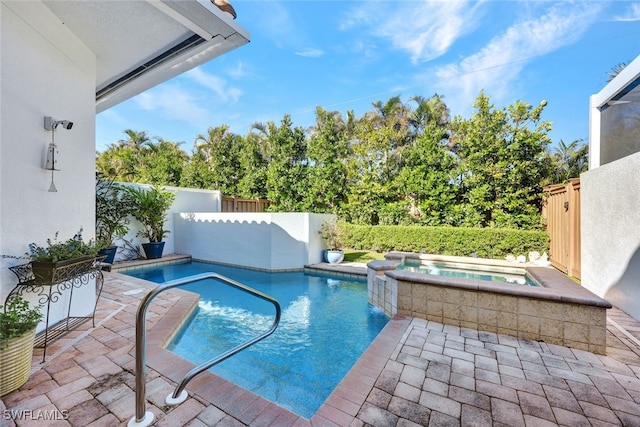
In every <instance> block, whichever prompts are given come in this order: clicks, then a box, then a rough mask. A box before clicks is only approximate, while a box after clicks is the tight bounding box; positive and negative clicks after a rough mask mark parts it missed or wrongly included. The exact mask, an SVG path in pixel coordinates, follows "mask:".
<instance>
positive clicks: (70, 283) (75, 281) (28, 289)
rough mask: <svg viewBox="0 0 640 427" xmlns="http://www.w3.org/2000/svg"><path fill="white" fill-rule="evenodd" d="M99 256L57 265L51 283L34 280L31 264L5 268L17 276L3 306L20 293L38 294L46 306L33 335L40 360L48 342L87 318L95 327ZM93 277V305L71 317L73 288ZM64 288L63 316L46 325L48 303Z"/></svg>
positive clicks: (100, 276)
mask: <svg viewBox="0 0 640 427" xmlns="http://www.w3.org/2000/svg"><path fill="white" fill-rule="evenodd" d="M103 259H104V256H100V257H98V258H91V259H88V260H84V261H81V262H78V263H73V264H69V265H65V266H63V267H58V268H56V271H55V273H54V280H53V281H52V283H41V282H38V280H36V278H35V276H34V275H33V271H32V270H31V263H29V264H22V265H16V266H13V267H9V270H11V271H12V272H13V273H14V274H15V275H16V276H18V283H17V284H16V286H15V287H14V288H13V289H12V290H11V292H9V295H8V296H7V298H6V299H5V307H6V306H7V303H8V302H9V301H10V300H11V299H12V298H15V297H17V296H22V295H23V294H36V295H37V296H38V304H40V305H42V306H46V309H47V310H46V314H45V328H44V330H43V331H41V332H39V333H38V334H37V335H36V338H35V342H34V347H35V348H43V349H44V353H43V355H42V362H43V363H44V361H45V358H46V357H47V345H48V344H49V343H50V342H52V341H54V340H56V339H58V338H60V337H62V336H63V335H65V334H66V333H68V332H70V331H71V330H73V329H74V328H76V327H78V326H80V325H81V324H83V323H84V322H86V321H87V320H91V321H92V322H93V326H94V327H95V314H96V308H97V306H98V300H99V299H100V294H101V293H102V286H103V285H104V276H103V274H102V271H101V270H102V260H103ZM94 279H95V286H96V300H95V303H94V305H93V311H92V313H91V315H87V316H71V305H72V302H73V290H74V289H76V288H81V287H83V286H87V285H88V284H89V283H91V281H92V280H94ZM66 291H69V306H68V307H67V316H66V317H65V318H64V319H62V320H60V321H58V322H56V323H55V324H53V325H50V324H49V321H50V319H49V313H50V311H51V306H52V305H53V304H56V303H57V302H58V300H59V299H60V298H61V297H62V296H63V294H64V293H65V292H66Z"/></svg>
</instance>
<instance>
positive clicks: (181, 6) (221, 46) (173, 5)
mask: <svg viewBox="0 0 640 427" xmlns="http://www.w3.org/2000/svg"><path fill="white" fill-rule="evenodd" d="M44 4H45V5H46V6H47V7H48V8H49V9H50V10H51V11H52V12H53V13H54V14H55V15H56V16H57V17H58V18H59V19H60V21H61V22H62V23H64V25H65V26H66V27H67V28H69V30H70V31H71V32H73V33H74V34H75V35H76V37H78V39H79V40H80V41H81V42H82V43H84V44H85V45H86V46H87V47H88V48H89V49H90V50H91V51H93V52H94V53H95V56H96V112H101V111H104V110H106V109H107V108H110V107H112V106H114V105H116V104H118V103H120V102H122V101H125V100H127V99H129V98H131V97H133V96H135V95H137V94H139V93H141V92H143V91H145V90H147V89H149V88H151V87H153V86H155V85H157V84H159V83H162V82H164V81H166V80H169V79H171V78H172V77H175V76H177V75H179V74H181V73H183V72H185V71H187V70H190V69H192V68H194V67H196V66H198V65H201V64H203V63H205V62H208V61H210V60H211V59H213V58H215V57H217V56H220V55H222V54H224V53H226V52H229V51H230V50H232V49H235V48H236V47H238V46H241V45H243V44H246V43H248V42H249V33H248V32H247V31H246V30H245V29H244V28H242V27H241V26H239V25H238V24H236V22H235V21H234V20H233V17H232V16H231V14H230V13H227V12H223V11H222V10H220V9H219V8H218V7H217V6H215V5H214V4H212V3H211V1H210V0H137V1H130V0H125V1H122V0H119V1H118V0H112V1H95V0H62V1H60V0H45V1H44Z"/></svg>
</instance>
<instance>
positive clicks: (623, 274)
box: [580, 56, 640, 319]
mask: <svg viewBox="0 0 640 427" xmlns="http://www.w3.org/2000/svg"><path fill="white" fill-rule="evenodd" d="M639 79H640V56H639V57H637V58H636V59H634V60H633V61H632V62H630V63H629V64H628V65H627V66H626V67H625V68H624V69H623V70H622V71H621V72H620V73H619V74H618V75H617V76H616V77H615V78H614V79H613V80H611V81H610V82H609V83H608V84H607V85H606V86H605V87H604V88H602V90H601V91H600V92H598V93H596V94H594V95H592V96H591V98H590V114H589V120H590V123H589V171H587V172H585V173H583V174H582V175H581V176H580V185H581V190H580V193H581V203H580V210H581V230H580V235H581V240H582V241H581V255H582V260H581V264H582V265H581V273H582V275H581V279H582V285H583V286H584V287H586V288H587V289H589V290H590V291H592V292H593V293H595V294H597V295H598V296H600V297H603V298H605V299H607V300H609V301H610V302H611V303H612V304H614V305H615V306H617V307H619V308H621V309H622V310H624V311H625V312H627V313H628V314H630V315H631V316H633V317H634V318H636V319H640V226H639V225H638V224H640V209H639V207H640V192H639V191H638V189H640V153H638V152H635V153H634V151H637V141H629V140H628V138H629V136H631V135H634V134H635V133H637V127H638V126H639V124H638V123H640V121H639V119H640V116H639V114H640V113H639V111H640V109H639V108H638V103H639V102H640V101H639V97H638V92H637V90H634V87H636V86H634V85H636V84H637V83H638V82H639ZM620 106H624V110H623V111H620V110H618V112H624V114H625V116H626V117H625V121H624V125H625V127H626V129H625V131H624V132H621V133H619V134H616V136H615V137H617V138H622V140H615V141H612V136H611V135H605V138H603V130H604V132H606V131H607V129H609V131H610V129H611V128H612V126H613V127H615V126H620V123H622V122H620V121H619V120H618V121H614V122H612V123H611V122H607V123H605V122H606V121H611V118H612V117H611V115H610V114H603V111H606V110H607V109H610V108H612V109H616V108H618V107H620ZM616 123H617V124H616ZM632 123H635V124H632ZM625 138H626V139H627V141H626V142H625V141H624V139H625ZM632 139H633V137H632ZM612 142H613V155H612V154H611V153H609V154H607V155H604V154H603V153H605V151H606V150H607V148H606V147H602V146H601V145H602V144H607V143H609V144H611V143H612ZM625 144H626V145H625ZM629 153H632V154H629ZM603 157H604V158H603Z"/></svg>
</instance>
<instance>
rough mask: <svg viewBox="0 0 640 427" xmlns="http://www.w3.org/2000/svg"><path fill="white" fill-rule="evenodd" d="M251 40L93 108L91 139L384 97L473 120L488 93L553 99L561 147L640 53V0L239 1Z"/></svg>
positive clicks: (103, 141)
mask: <svg viewBox="0 0 640 427" xmlns="http://www.w3.org/2000/svg"><path fill="white" fill-rule="evenodd" d="M231 2H232V4H233V6H234V8H235V10H236V12H237V14H238V18H237V22H238V23H239V24H240V25H241V26H243V27H244V28H246V29H247V30H248V31H249V32H250V34H251V42H250V43H249V44H247V45H244V46H242V47H240V48H238V49H236V50H234V51H232V52H230V53H228V54H226V55H223V56H222V57H219V58H216V59H214V60H212V61H211V62H209V63H207V64H205V65H203V66H201V67H198V68H196V69H194V70H191V71H189V72H187V73H185V74H183V75H181V76H179V77H176V78H174V79H172V80H170V81H167V82H165V83H163V84H161V85H159V86H156V87H155V88H152V89H150V90H148V91H146V92H144V93H142V94H140V95H138V96H136V97H134V98H132V99H130V100H128V101H125V102H123V103H121V104H119V105H117V106H115V107H112V108H111V109H109V110H107V111H104V112H102V113H100V114H98V115H97V118H96V149H97V150H99V151H102V150H104V149H105V147H106V146H107V145H108V144H110V143H112V142H115V141H117V140H119V139H123V138H124V134H123V131H124V130H125V129H133V130H136V131H147V132H148V133H149V135H150V136H151V137H156V136H159V137H162V138H163V139H165V140H169V141H174V142H181V141H184V144H183V145H182V147H183V148H184V149H185V150H186V151H187V152H190V151H191V149H192V148H193V141H194V139H195V138H196V137H197V136H198V134H206V133H207V129H208V128H209V127H215V126H220V125H222V124H227V125H229V126H230V128H231V131H232V132H234V133H237V134H240V135H245V134H246V133H247V131H248V129H249V127H250V126H251V124H252V123H255V122H267V121H275V122H276V123H279V122H280V120H281V119H282V117H283V116H284V115H285V114H290V115H291V117H292V120H293V124H294V125H295V126H302V127H305V128H306V127H308V126H311V125H313V124H314V122H315V108H316V106H318V105H320V106H322V107H324V108H325V109H328V110H337V111H340V112H342V113H343V114H346V112H347V111H348V110H353V111H354V112H355V113H356V116H360V115H362V114H364V113H365V112H366V111H369V110H371V109H372V107H371V104H372V103H373V102H375V101H377V100H381V101H383V102H384V101H386V100H387V99H389V98H390V97H392V96H395V95H400V96H401V98H402V100H403V101H407V100H408V99H409V98H410V97H411V96H413V95H422V96H425V97H429V96H431V95H433V94H434V93H438V94H440V95H443V96H444V101H445V102H446V104H447V105H448V106H449V108H450V110H451V113H452V116H454V115H460V116H463V117H469V116H470V115H471V113H472V110H473V109H472V105H473V102H474V100H475V98H476V96H477V95H478V93H479V92H480V90H482V89H484V91H485V93H486V94H487V95H489V96H490V97H491V100H492V102H493V103H494V105H495V106H496V107H503V106H507V105H510V104H512V103H513V102H514V101H515V100H523V101H526V102H528V103H530V104H532V105H538V104H539V103H540V102H541V101H542V100H546V101H547V107H546V108H545V111H544V113H543V119H544V120H549V121H551V122H552V123H553V131H552V132H551V137H552V140H553V142H554V143H557V142H558V141H560V140H561V139H562V140H564V141H565V142H567V143H568V142H571V141H573V140H575V139H579V138H582V139H585V140H587V138H588V123H589V109H588V106H589V96H590V95H591V94H594V93H597V92H598V91H600V89H602V87H603V86H604V85H605V84H606V82H607V78H608V75H607V72H608V71H609V70H611V68H613V67H614V66H615V65H616V64H618V63H621V62H629V61H631V60H633V59H634V58H635V57H636V56H638V55H640V2H631V1H573V2H572V1H560V2H553V1H524V0H523V1H417V0H415V1H398V0H396V1H390V2H389V1H354V2H347V1H268V0H261V1H247V0H231Z"/></svg>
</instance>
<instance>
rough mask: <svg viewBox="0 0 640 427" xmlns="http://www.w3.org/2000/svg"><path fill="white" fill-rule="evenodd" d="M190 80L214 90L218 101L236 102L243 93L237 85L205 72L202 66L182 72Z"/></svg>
mask: <svg viewBox="0 0 640 427" xmlns="http://www.w3.org/2000/svg"><path fill="white" fill-rule="evenodd" d="M184 75H185V77H188V78H189V79H191V80H192V81H194V82H196V83H198V84H199V85H201V86H204V87H206V88H207V89H209V90H211V91H213V92H215V94H216V95H217V96H218V100H219V101H220V102H228V101H229V100H231V101H233V102H236V101H237V100H238V98H239V97H240V96H241V95H242V94H243V92H242V90H241V89H239V88H237V87H232V86H228V85H227V81H226V80H225V79H223V78H220V77H218V76H215V75H213V74H207V73H205V72H204V71H202V68H200V67H198V68H194V69H192V70H189V71H187V72H186V73H184Z"/></svg>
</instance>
